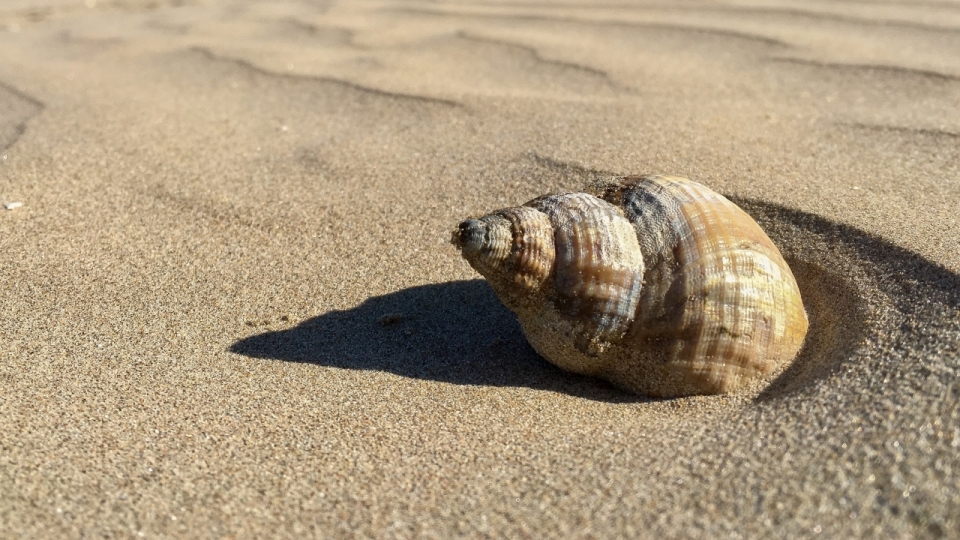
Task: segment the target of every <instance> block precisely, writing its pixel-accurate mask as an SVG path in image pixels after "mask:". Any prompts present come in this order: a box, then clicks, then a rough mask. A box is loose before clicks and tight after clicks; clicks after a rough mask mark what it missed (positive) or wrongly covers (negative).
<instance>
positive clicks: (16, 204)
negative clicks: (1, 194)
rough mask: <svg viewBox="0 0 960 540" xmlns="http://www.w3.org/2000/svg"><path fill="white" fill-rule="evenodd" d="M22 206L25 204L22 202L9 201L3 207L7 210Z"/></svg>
mask: <svg viewBox="0 0 960 540" xmlns="http://www.w3.org/2000/svg"><path fill="white" fill-rule="evenodd" d="M21 206H23V203H22V202H8V203H4V204H3V207H4V208H6V209H7V210H14V209H16V208H20V207H21Z"/></svg>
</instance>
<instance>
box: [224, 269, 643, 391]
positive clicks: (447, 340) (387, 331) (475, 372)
mask: <svg viewBox="0 0 960 540" xmlns="http://www.w3.org/2000/svg"><path fill="white" fill-rule="evenodd" d="M230 351H232V352H235V353H238V354H242V355H245V356H249V357H254V358H270V359H277V360H284V361H289V362H308V363H313V364H318V365H322V366H330V367H336V368H343V369H362V370H377V371H386V372H389V373H394V374H396V375H400V376H403V377H410V378H416V379H425V380H433V381H441V382H447V383H453V384H462V385H479V386H499V387H528V388H534V389H538V390H550V391H554V392H560V393H565V394H569V395H573V396H576V397H581V398H585V399H591V400H597V401H606V402H638V401H645V399H644V398H642V397H639V396H635V395H632V394H630V393H627V392H624V391H621V390H619V389H616V388H614V387H612V386H610V385H609V384H607V383H605V382H603V381H600V380H597V379H592V378H588V377H582V376H579V375H574V374H570V373H566V372H564V371H562V370H560V369H559V368H557V367H555V366H553V365H552V364H550V363H548V362H547V361H546V360H544V359H542V358H541V357H540V356H538V355H537V353H536V352H535V351H534V350H533V348H532V347H530V345H529V344H528V343H527V341H526V339H525V338H524V337H523V334H522V333H521V331H520V325H519V323H518V322H517V319H516V317H515V316H514V315H513V313H511V312H510V311H509V310H507V308H505V307H504V306H503V305H502V304H501V303H500V300H498V299H497V297H496V295H495V294H494V293H493V290H492V289H491V288H490V286H489V285H487V283H486V282H485V281H483V280H480V279H477V280H470V281H453V282H448V283H439V284H433V285H423V286H419V287H411V288H409V289H403V290H400V291H397V292H394V293H391V294H386V295H383V296H375V297H371V298H369V299H367V300H366V301H364V302H363V303H362V304H360V305H358V306H357V307H355V308H352V309H348V310H344V311H331V312H329V313H325V314H323V315H320V316H317V317H313V318H311V319H308V320H305V321H303V322H301V323H300V324H298V325H297V326H295V327H293V328H290V329H287V330H279V331H272V332H266V333H262V334H258V335H254V336H250V337H248V338H245V339H241V340H240V341H237V342H236V343H234V344H233V345H232V346H231V347H230Z"/></svg>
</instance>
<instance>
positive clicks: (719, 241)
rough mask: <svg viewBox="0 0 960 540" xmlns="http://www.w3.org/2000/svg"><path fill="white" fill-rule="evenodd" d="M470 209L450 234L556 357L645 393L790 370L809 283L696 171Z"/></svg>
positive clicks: (533, 340)
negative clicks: (486, 210) (802, 284)
mask: <svg viewBox="0 0 960 540" xmlns="http://www.w3.org/2000/svg"><path fill="white" fill-rule="evenodd" d="M584 191H585V192H583V193H564V194H557V195H546V196H543V197H539V198H536V199H534V200H532V201H529V202H527V203H526V204H524V205H522V206H519V207H514V208H506V209H503V210H499V211H496V212H493V213H491V214H488V215H486V216H482V217H479V218H474V219H468V220H466V221H464V222H462V223H461V224H460V225H459V227H458V228H457V229H456V230H455V231H454V234H453V243H454V245H455V246H457V247H458V248H459V249H460V251H461V254H462V255H463V257H464V258H465V259H466V260H467V261H468V262H469V263H470V265H471V266H472V267H473V268H474V269H475V270H477V271H478V272H479V273H480V274H481V275H483V276H484V277H485V278H486V279H487V280H488V282H489V283H490V285H491V287H492V288H493V289H494V291H495V292H496V294H497V296H498V297H499V298H500V300H501V301H502V302H503V303H504V304H505V305H506V306H507V307H508V308H510V309H511V310H512V311H513V312H514V313H516V314H517V316H518V318H519V320H520V325H521V328H522V329H523V332H524V335H525V336H526V337H527V340H528V341H529V342H530V344H531V345H532V346H533V348H534V349H535V350H536V351H537V352H538V353H539V354H540V355H541V356H543V357H544V358H546V359H547V360H549V361H550V362H552V363H554V364H556V365H557V366H559V367H561V368H563V369H566V370H569V371H573V372H576V373H582V374H585V375H593V376H598V377H602V378H605V379H607V380H609V381H610V382H612V383H613V384H615V385H617V386H620V387H622V388H625V389H627V390H631V391H633V392H636V393H640V394H645V395H650V396H657V397H677V396H685V395H695V394H720V393H730V392H735V391H737V390H740V389H742V388H746V387H752V386H755V385H757V384H760V383H762V382H763V381H765V380H767V379H769V378H770V377H772V376H773V375H775V374H776V373H779V372H780V371H782V369H783V368H785V367H786V366H787V365H788V364H789V363H790V362H791V361H792V360H793V358H794V357H795V356H796V354H797V352H798V351H799V349H800V347H801V345H802V344H803V340H804V337H805V336H806V332H807V326H808V323H807V315H806V313H805V311H804V308H803V302H802V300H801V298H800V291H799V288H798V287H797V283H796V280H795V279H794V277H793V273H792V272H791V271H790V268H789V266H787V263H786V262H785V261H784V260H783V257H782V256H781V255H780V252H779V250H778V249H777V248H776V246H775V245H774V244H773V242H771V240H770V239H769V238H768V237H767V235H766V234H765V233H764V232H763V230H762V229H761V228H760V226H759V225H758V224H757V223H756V222H755V221H754V220H753V219H752V218H751V217H750V216H749V215H747V214H746V212H744V211H743V210H741V209H740V208H739V207H737V206H736V205H735V204H733V203H732V202H730V201H729V200H727V199H726V198H725V197H723V196H722V195H720V194H718V193H716V192H714V191H712V190H710V189H709V188H707V187H705V186H703V185H701V184H698V183H696V182H693V181H692V180H689V179H686V178H681V177H671V176H634V177H618V178H610V179H607V180H604V181H600V182H597V183H595V184H593V185H591V186H589V187H588V188H587V189H585V190H584Z"/></svg>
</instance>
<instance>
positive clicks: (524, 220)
mask: <svg viewBox="0 0 960 540" xmlns="http://www.w3.org/2000/svg"><path fill="white" fill-rule="evenodd" d="M498 214H500V215H501V216H503V217H504V218H506V219H507V220H508V221H509V222H510V230H511V234H512V245H511V253H510V262H511V269H512V274H513V281H514V283H515V284H516V285H517V286H519V287H521V288H523V289H524V290H526V291H530V292H532V291H536V290H539V289H540V288H541V287H542V286H543V284H544V283H545V282H546V281H547V279H548V278H549V277H550V274H551V273H552V271H553V263H554V258H555V256H556V251H555V249H554V238H553V226H552V225H551V224H550V219H549V218H548V217H547V215H546V214H544V213H543V212H540V211H538V210H536V209H534V208H530V207H527V206H520V207H516V208H506V209H504V210H501V211H500V212H498Z"/></svg>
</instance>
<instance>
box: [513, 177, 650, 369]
mask: <svg viewBox="0 0 960 540" xmlns="http://www.w3.org/2000/svg"><path fill="white" fill-rule="evenodd" d="M527 205H528V206H532V207H534V208H536V209H537V210H539V211H541V212H543V213H544V214H546V215H547V216H548V217H549V218H550V222H551V224H552V225H553V230H554V239H555V246H556V258H555V264H554V279H553V292H554V294H555V297H554V298H553V301H554V303H555V305H556V307H557V310H558V311H559V313H560V314H561V315H562V316H563V317H565V318H566V319H567V320H568V321H570V322H571V324H572V326H573V332H574V333H575V334H576V335H575V336H574V337H575V346H576V347H577V349H579V350H580V351H581V352H584V353H586V354H598V353H600V352H602V351H603V350H604V349H605V348H606V347H607V346H608V345H609V344H610V343H615V342H618V341H619V340H620V339H621V338H622V337H623V335H624V334H625V333H626V332H627V330H628V329H629V327H630V323H631V322H632V321H633V319H634V317H635V315H636V307H637V302H638V301H639V297H640V290H641V284H642V280H643V256H642V254H641V252H640V246H639V245H638V244H637V239H636V234H635V233H634V231H633V227H632V226H631V225H630V223H629V222H628V221H627V220H626V219H624V218H623V216H622V215H621V214H620V212H619V211H618V210H617V209H616V208H615V207H614V206H612V205H610V204H609V203H607V202H606V201H603V200H600V199H598V198H596V197H594V196H592V195H588V194H586V193H570V194H565V195H553V196H548V197H541V198H538V199H534V200H533V201H530V202H529V203H527Z"/></svg>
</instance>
